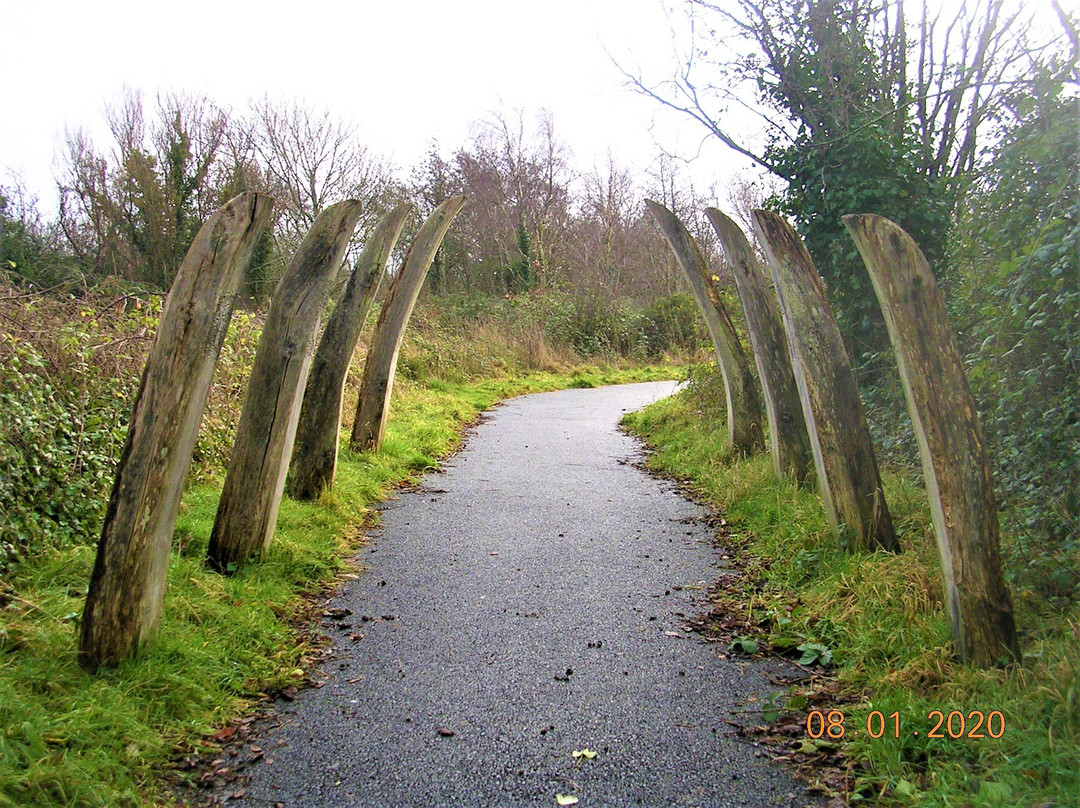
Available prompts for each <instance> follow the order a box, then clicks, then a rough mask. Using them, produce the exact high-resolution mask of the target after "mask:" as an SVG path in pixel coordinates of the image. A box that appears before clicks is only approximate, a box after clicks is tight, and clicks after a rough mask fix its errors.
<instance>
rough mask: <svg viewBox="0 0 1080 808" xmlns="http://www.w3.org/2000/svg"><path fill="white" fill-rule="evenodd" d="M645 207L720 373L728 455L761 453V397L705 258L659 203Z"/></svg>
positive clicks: (763, 436) (676, 220) (682, 226)
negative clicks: (686, 288) (701, 320)
mask: <svg viewBox="0 0 1080 808" xmlns="http://www.w3.org/2000/svg"><path fill="white" fill-rule="evenodd" d="M645 204H646V205H647V206H648V208H649V212H650V213H651V214H652V215H653V218H654V219H655V220H656V223H657V224H658V225H659V227H660V230H661V232H662V233H663V234H664V238H666V239H667V242H668V244H669V245H671V250H672V252H674V253H675V257H676V258H677V259H678V261H679V266H681V267H682V271H683V274H684V275H685V276H686V279H687V281H688V282H689V283H690V288H691V289H692V290H693V292H694V298H695V299H696V300H697V303H698V307H699V308H700V309H701V313H702V314H703V315H704V316H705V324H706V325H707V326H708V329H709V336H711V337H712V342H713V347H714V348H715V349H716V358H717V360H719V363H720V371H721V373H723V376H724V391H725V393H726V395H727V417H728V418H727V420H728V438H729V440H730V441H731V448H732V451H734V452H736V453H737V454H742V455H750V454H755V453H757V452H760V451H763V450H764V449H765V433H764V430H763V429H762V428H761V394H760V392H758V386H757V381H756V380H755V379H754V374H753V373H752V372H751V370H750V363H749V362H748V361H747V359H746V353H745V352H744V351H743V348H742V344H741V343H740V342H739V336H738V334H736V333H735V326H734V325H732V323H731V317H730V316H729V315H728V313H727V309H726V308H725V307H724V303H723V301H722V300H721V299H720V296H719V295H718V294H717V293H716V289H714V288H713V284H712V277H711V275H710V273H709V269H708V267H707V266H706V265H705V258H704V257H703V256H702V254H701V250H700V249H698V246H697V244H696V243H695V242H694V239H693V237H692V236H691V235H690V232H689V231H688V230H687V229H686V227H685V226H684V225H683V223H682V222H680V221H679V219H678V218H677V217H676V216H675V214H673V213H672V212H671V211H670V210H668V209H667V208H665V207H664V206H663V205H661V204H660V203H659V202H654V201H653V200H651V199H646V200H645Z"/></svg>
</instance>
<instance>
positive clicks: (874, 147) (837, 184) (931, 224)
mask: <svg viewBox="0 0 1080 808" xmlns="http://www.w3.org/2000/svg"><path fill="white" fill-rule="evenodd" d="M847 125H848V126H850V127H851V130H850V131H845V132H841V133H837V134H836V135H835V136H823V135H822V134H820V133H818V132H814V133H811V132H810V130H807V131H806V132H804V133H803V134H802V135H800V137H799V138H798V139H797V140H796V141H795V143H793V144H791V145H789V146H784V147H782V148H780V147H774V148H773V149H772V150H771V151H770V158H771V159H772V161H773V162H774V163H775V164H776V165H777V166H778V168H779V170H781V171H782V173H783V174H784V176H786V177H787V178H788V180H789V184H788V186H787V188H786V189H785V190H784V191H783V192H782V193H781V194H780V195H779V197H778V198H776V199H774V200H773V203H772V204H773V205H774V206H775V207H777V208H778V209H779V210H780V211H781V212H783V213H786V214H788V215H789V216H791V217H792V218H793V220H794V222H795V226H796V228H797V229H798V230H799V232H800V234H801V235H802V236H803V238H804V240H805V242H806V246H807V249H808V250H809V251H810V255H811V257H813V259H814V264H815V266H816V267H817V269H818V272H819V273H820V274H821V276H822V278H823V279H824V280H825V283H826V286H827V289H828V292H829V297H830V301H831V303H832V305H833V308H834V313H835V315H836V317H837V321H838V324H839V325H840V329H841V332H842V333H843V335H844V339H845V342H846V344H847V348H848V353H849V354H850V355H851V356H853V357H854V358H855V359H859V358H860V357H861V355H862V354H864V353H868V352H878V351H881V350H883V349H885V348H886V346H887V344H888V337H887V334H886V332H885V323H884V319H883V318H882V316H881V310H880V308H879V307H878V302H877V298H876V296H875V295H874V290H873V287H872V286H871V284H870V277H869V275H867V273H866V268H865V267H864V266H863V263H862V259H861V258H860V257H859V254H858V251H857V250H856V248H855V244H854V242H853V241H852V240H851V238H850V236H848V234H847V231H846V230H845V229H844V226H843V224H842V222H841V220H840V217H841V216H844V215H846V214H848V213H875V214H878V215H880V216H885V217H886V218H889V219H891V220H893V221H894V222H896V223H897V224H899V225H900V226H901V227H903V228H904V229H905V230H906V231H907V232H908V233H909V234H910V235H911V237H912V238H914V239H915V241H916V243H918V244H919V246H920V247H921V248H922V250H923V252H924V253H925V254H926V257H927V259H928V260H929V262H930V265H931V266H932V267H934V268H935V270H937V271H938V272H939V273H940V272H941V270H942V268H943V264H942V260H941V259H942V256H943V254H944V249H945V244H946V240H947V238H948V235H949V229H950V224H951V215H952V208H953V202H954V195H953V194H952V193H951V192H950V190H949V185H948V184H947V183H946V182H945V181H944V180H943V179H940V178H937V179H935V178H931V177H927V176H926V175H925V174H924V173H923V172H922V171H920V169H919V163H920V158H919V155H918V153H917V150H916V148H915V144H914V143H913V142H912V141H911V139H910V138H909V136H907V135H906V134H905V133H899V134H897V133H895V132H893V131H890V129H889V128H887V127H886V126H885V125H884V124H883V123H881V122H878V121H877V120H876V119H875V117H874V116H871V115H869V114H868V115H866V116H865V117H864V118H861V117H856V118H855V119H854V120H850V121H847Z"/></svg>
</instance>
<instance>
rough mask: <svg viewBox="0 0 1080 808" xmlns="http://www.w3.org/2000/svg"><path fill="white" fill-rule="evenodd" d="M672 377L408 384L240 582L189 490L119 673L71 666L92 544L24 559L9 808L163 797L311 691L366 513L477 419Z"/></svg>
mask: <svg viewBox="0 0 1080 808" xmlns="http://www.w3.org/2000/svg"><path fill="white" fill-rule="evenodd" d="M674 375H676V372H675V371H674V370H673V369H671V368H639V369H635V370H630V371H622V370H615V369H611V368H592V369H583V370H580V371H578V372H577V373H575V374H574V375H559V374H555V373H541V374H534V375H531V376H522V377H518V378H512V379H504V380H493V381H483V382H479V383H468V384H467V383H453V382H447V381H444V380H437V379H432V380H428V381H427V382H426V383H420V382H409V381H407V380H401V381H399V383H398V385H397V386H396V387H395V391H394V400H393V403H392V409H391V417H390V421H389V424H388V427H387V434H386V439H385V443H384V447H383V450H382V451H381V452H379V453H378V454H372V453H363V454H359V455H353V454H352V453H350V452H348V451H347V450H343V451H342V456H341V462H340V463H339V466H338V473H337V478H336V480H335V485H334V488H333V490H332V491H331V492H329V493H327V494H326V495H324V496H323V497H322V499H321V500H320V501H319V502H317V503H301V502H294V501H291V500H288V499H286V500H285V502H283V503H282V507H281V512H280V516H279V519H278V526H277V531H276V534H275V538H274V541H273V543H272V544H271V546H270V548H269V550H268V552H267V553H266V554H265V556H264V558H263V559H262V560H261V561H260V562H259V563H253V564H250V565H247V566H246V567H244V568H242V569H241V570H240V571H238V572H237V573H236V574H235V575H233V576H230V577H223V576H220V575H216V574H214V573H212V572H209V571H208V570H206V569H205V568H204V566H203V558H204V556H205V552H206V546H207V541H208V536H209V533H210V528H211V526H212V524H213V520H214V514H215V510H216V507H217V501H218V496H219V492H220V489H219V487H217V486H214V485H203V486H200V487H197V488H195V489H193V490H190V491H188V492H186V493H185V496H184V500H183V506H182V510H181V516H180V519H179V521H178V523H177V528H176V534H175V540H174V547H173V555H172V558H171V561H170V565H169V578H168V591H167V595H166V603H165V616H164V620H163V623H162V628H161V632H160V635H159V636H158V637H157V639H156V640H155V641H154V642H153V643H151V644H150V645H149V647H148V648H147V649H146V650H145V652H144V653H143V654H142V655H141V656H140V657H139V658H138V659H136V660H134V661H132V662H129V663H127V664H125V665H123V666H121V667H120V668H119V669H117V670H111V671H103V672H102V673H100V674H99V675H96V676H91V675H88V674H87V673H85V672H84V671H83V670H82V669H81V668H80V667H79V666H78V664H77V662H76V657H75V650H76V637H77V630H78V625H77V624H78V619H79V615H80V614H81V612H82V603H83V598H84V597H85V594H86V585H87V582H88V580H89V577H90V569H91V566H92V564H93V560H94V552H95V551H94V548H93V547H90V546H75V547H70V546H69V547H65V548H59V549H56V548H53V549H48V550H46V551H45V552H43V553H39V554H38V555H36V556H34V557H32V558H30V559H27V560H24V561H23V562H21V563H19V564H17V565H15V566H14V567H13V568H12V569H11V570H10V571H9V574H8V576H7V579H6V580H5V581H3V582H2V586H0V607H2V608H0V806H4V807H5V808H6V806H137V805H146V804H148V803H152V802H155V801H157V802H166V801H167V799H166V797H165V796H164V794H165V791H166V785H167V783H168V782H169V781H170V780H171V779H175V778H176V777H178V776H179V775H178V774H177V773H176V770H175V768H174V767H173V762H174V761H175V760H177V758H178V757H179V756H180V755H183V754H187V753H189V752H199V751H213V750H215V749H216V748H217V744H216V743H215V741H214V740H213V734H214V733H215V731H216V730H217V729H219V728H221V727H223V726H224V725H225V724H226V722H227V721H228V720H230V719H231V718H235V717H237V716H240V715H243V714H245V713H247V712H250V711H251V710H252V709H254V707H255V706H256V704H257V701H258V699H259V697H260V695H261V694H266V693H271V692H274V691H277V690H281V689H284V688H285V687H288V686H289V685H293V684H298V683H301V682H302V681H304V679H305V677H306V673H305V668H306V666H307V662H308V660H309V658H310V657H311V655H312V654H313V652H314V651H315V650H316V648H315V645H314V643H315V640H314V639H313V638H312V636H311V635H310V633H308V632H305V631H303V630H302V629H303V626H304V625H305V624H308V625H310V624H311V623H312V621H313V617H312V616H311V614H310V613H309V608H308V606H307V604H308V603H309V600H306V599H305V595H311V594H312V593H318V592H320V591H322V590H325V588H326V587H329V586H331V585H333V583H334V582H335V580H336V579H337V578H338V576H339V575H340V574H341V573H342V572H345V571H346V570H347V569H348V568H349V558H350V557H351V556H352V555H353V552H352V550H353V549H354V548H355V546H356V540H357V538H358V537H359V536H360V535H361V533H362V530H363V528H364V526H365V525H367V524H369V523H370V521H371V520H372V514H373V512H372V510H371V507H370V506H371V505H372V504H373V503H375V502H377V501H379V500H382V499H385V498H386V497H387V496H388V495H389V494H390V493H391V492H392V490H393V489H394V488H395V487H396V486H398V485H401V484H402V483H405V482H408V481H411V480H415V479H416V478H418V477H419V476H420V475H422V474H423V473H424V472H426V471H429V470H431V469H433V468H435V467H437V465H438V463H439V461H440V460H441V459H442V458H444V457H446V456H447V455H448V454H450V453H452V452H453V451H454V450H455V449H456V448H457V447H458V446H459V445H460V443H461V440H462V430H463V427H464V426H465V425H466V424H468V423H469V422H470V421H472V420H474V419H475V418H476V416H477V415H478V413H479V412H481V411H482V410H484V409H486V408H488V407H490V406H491V405H492V404H494V403H495V402H496V401H498V400H500V399H503V398H506V397H509V396H513V395H519V394H523V393H529V392H539V391H543V390H554V389H560V388H565V387H567V386H570V385H572V384H577V383H579V382H580V380H581V379H588V380H591V381H592V383H594V384H601V383H618V382H631V381H645V380H657V379H665V378H672V377H673V376H674ZM305 615H307V616H306V617H305ZM298 621H299V622H298Z"/></svg>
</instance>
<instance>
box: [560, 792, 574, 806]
mask: <svg viewBox="0 0 1080 808" xmlns="http://www.w3.org/2000/svg"><path fill="white" fill-rule="evenodd" d="M555 803H556V804H557V805H577V804H578V798H577V797H575V796H574V795H573V794H556V795H555Z"/></svg>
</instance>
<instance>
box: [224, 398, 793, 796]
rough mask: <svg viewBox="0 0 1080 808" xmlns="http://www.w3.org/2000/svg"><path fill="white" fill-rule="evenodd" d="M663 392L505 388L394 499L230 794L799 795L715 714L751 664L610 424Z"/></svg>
mask: <svg viewBox="0 0 1080 808" xmlns="http://www.w3.org/2000/svg"><path fill="white" fill-rule="evenodd" d="M672 387H673V385H672V384H668V383H665V384H638V385H626V386H621V387H609V388H601V389H597V390H569V391H564V392H560V393H548V394H543V395H536V396H529V397H525V398H520V399H514V400H512V401H509V402H507V403H506V404H505V405H504V406H501V407H498V408H497V409H495V410H494V411H493V412H492V414H491V417H490V419H488V420H486V421H485V422H484V423H483V424H481V425H480V426H479V427H478V428H477V429H476V431H475V433H474V434H473V435H471V436H470V438H469V440H468V443H467V447H466V449H465V450H464V451H463V452H461V453H460V454H458V455H457V456H456V457H454V458H453V459H452V460H450V461H449V462H448V463H447V464H446V468H445V472H444V473H440V474H435V475H431V476H430V477H428V478H427V479H426V481H425V484H424V487H423V488H422V489H421V490H420V491H417V492H414V493H408V494H405V495H403V496H401V497H400V498H399V499H397V500H395V501H394V502H392V503H390V504H389V505H388V506H387V507H386V508H385V510H384V512H383V515H382V516H383V520H382V521H383V524H382V526H381V527H380V528H379V529H378V530H376V531H375V532H374V535H373V536H372V542H371V545H370V546H369V547H367V548H365V549H364V551H363V552H362V554H361V557H362V560H363V562H364V563H365V565H367V566H368V567H369V571H368V572H367V573H365V574H364V575H362V576H360V578H359V579H358V580H355V581H349V582H347V584H346V586H345V587H344V589H343V590H342V591H341V593H340V594H339V595H338V596H337V597H336V598H335V599H334V602H333V603H332V604H331V605H332V606H333V607H336V608H341V609H349V610H351V612H352V614H351V615H349V616H347V617H345V618H344V622H346V623H351V624H352V626H351V627H350V628H344V629H340V630H334V631H331V633H332V634H333V640H334V650H333V656H332V657H331V659H330V660H329V661H328V662H327V663H326V665H325V666H324V673H325V675H326V678H327V682H326V684H325V686H323V687H322V688H320V689H316V690H309V691H305V692H302V693H301V694H299V696H298V697H297V698H296V700H295V701H293V702H289V703H283V704H282V705H281V707H280V709H281V713H282V715H281V718H282V721H283V726H282V727H281V728H278V729H275V730H270V731H268V732H267V733H266V734H265V735H264V737H262V738H260V739H259V743H260V744H261V746H262V748H263V749H264V751H265V755H266V757H265V759H264V762H262V763H260V764H258V765H256V766H255V767H254V768H253V769H252V770H251V774H252V781H251V783H250V784H249V785H248V787H247V789H246V793H245V796H244V797H243V798H242V799H239V800H233V801H230V803H229V804H230V805H244V806H265V805H273V804H275V803H281V804H284V805H285V806H290V807H291V806H312V807H316V806H370V805H381V806H425V808H435V807H436V806H474V805H475V806H508V807H509V806H554V805H555V804H556V802H555V796H556V794H572V795H574V796H576V797H577V798H578V799H579V800H580V802H579V803H578V804H579V805H580V806H581V807H582V808H590V806H634V805H645V806H776V805H804V804H806V803H807V800H806V799H805V798H804V797H803V796H802V790H801V789H800V788H799V787H798V786H796V785H794V784H793V783H792V781H791V780H790V778H789V777H788V775H787V774H786V772H784V771H783V770H781V769H779V768H778V767H775V766H772V765H770V764H769V763H767V762H766V759H765V758H764V757H762V758H756V757H755V756H754V751H755V750H754V749H753V747H752V746H750V745H748V744H747V743H746V742H744V741H740V740H737V739H736V738H735V737H734V736H733V734H732V733H731V731H730V728H729V727H728V726H727V725H725V724H724V722H723V720H722V719H723V718H724V717H729V716H730V711H731V710H732V709H734V708H737V707H738V706H740V705H743V704H744V703H745V701H746V699H747V697H748V696H751V695H754V694H756V695H758V696H761V695H764V694H765V693H767V692H768V691H769V690H770V689H771V688H770V686H769V685H768V683H767V681H766V680H765V678H764V674H763V672H762V669H761V668H760V667H757V666H752V665H749V664H747V663H736V662H732V661H729V660H721V659H718V658H717V656H716V653H715V649H714V647H712V646H710V645H708V644H705V643H703V642H701V641H700V640H698V639H697V638H696V636H695V635H693V634H690V633H688V632H687V631H686V630H685V629H684V627H683V622H682V615H687V616H692V615H693V614H694V613H695V612H697V611H700V610H701V606H702V604H703V597H704V593H703V590H702V588H700V587H701V586H702V584H703V583H704V582H706V581H711V580H712V579H714V578H715V577H717V576H718V575H719V574H721V566H720V563H721V562H720V560H719V556H718V555H717V553H716V551H714V550H713V549H712V547H711V539H710V531H709V529H708V527H707V526H706V525H705V524H704V523H703V522H702V521H701V520H700V517H702V516H703V515H704V513H703V511H702V509H701V508H700V507H699V506H696V505H694V504H692V503H690V502H688V501H686V500H685V499H683V498H682V497H681V496H680V495H679V494H678V493H677V492H676V491H675V488H674V486H672V485H671V484H668V483H665V482H661V481H657V480H654V479H652V478H650V477H649V476H647V475H646V474H645V473H643V472H642V471H640V470H639V469H637V468H636V467H635V466H634V465H633V461H634V460H636V459H638V458H639V457H640V451H639V448H638V446H637V444H636V442H635V441H633V440H632V439H630V438H628V437H626V436H624V435H622V434H621V433H619V432H618V431H617V428H616V425H617V423H618V420H619V418H620V417H621V415H622V413H623V412H624V411H626V410H630V409H637V408H638V407H641V406H643V405H645V404H647V403H649V402H651V401H653V400H655V399H657V398H659V397H662V396H663V395H666V394H667V393H669V392H670V391H671V389H672ZM360 635H363V636H362V638H361V637H360ZM450 733H452V735H451V734H450ZM585 748H588V749H591V750H595V751H596V752H598V753H599V754H598V756H597V757H596V758H595V759H592V760H585V759H577V760H575V758H574V757H573V756H572V753H573V752H574V751H575V750H581V749H585Z"/></svg>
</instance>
